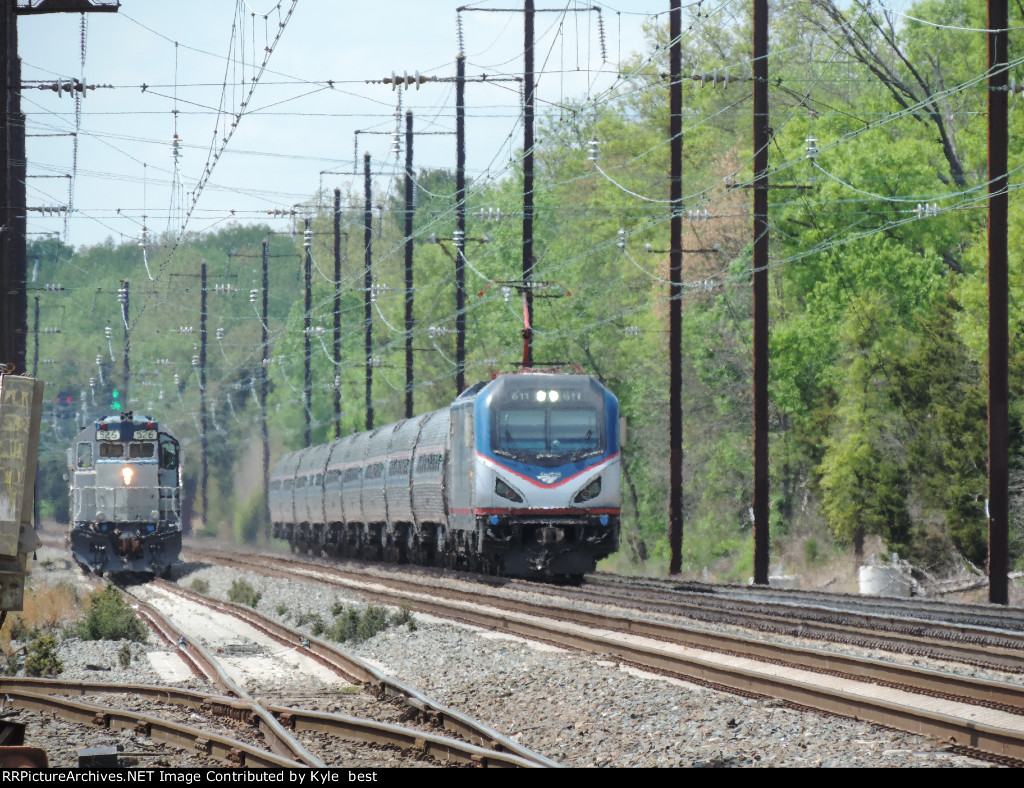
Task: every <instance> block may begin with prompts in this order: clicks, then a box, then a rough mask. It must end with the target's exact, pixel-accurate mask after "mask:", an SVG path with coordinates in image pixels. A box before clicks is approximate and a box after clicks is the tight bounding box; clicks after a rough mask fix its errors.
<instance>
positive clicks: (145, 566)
mask: <svg viewBox="0 0 1024 788" xmlns="http://www.w3.org/2000/svg"><path fill="white" fill-rule="evenodd" d="M67 476H68V480H69V482H70V494H71V527H70V531H69V533H68V539H69V541H70V543H71V552H72V555H73V556H74V558H75V561H77V562H78V564H79V565H80V566H81V567H82V568H84V569H86V570H88V571H91V572H95V573H96V574H104V573H109V574H118V573H129V572H130V573H138V574H144V575H145V574H149V575H154V576H155V575H165V574H167V571H168V570H169V569H170V567H172V566H173V565H174V564H176V563H178V561H179V553H180V552H181V451H180V448H179V446H178V441H177V440H176V439H175V437H174V435H173V434H172V433H171V432H170V431H169V430H168V429H167V428H166V427H161V426H160V425H159V424H158V423H157V422H155V421H153V420H152V419H147V418H134V417H133V416H132V414H131V413H125V414H123V415H122V414H116V415H114V416H111V417H110V418H109V419H103V420H100V421H96V422H95V423H94V424H92V425H91V426H89V427H86V428H85V429H83V430H82V431H81V432H80V433H78V435H77V436H76V438H75V441H74V443H73V444H72V445H71V447H70V448H69V449H68V474H67Z"/></svg>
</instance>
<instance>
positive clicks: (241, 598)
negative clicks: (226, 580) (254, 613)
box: [228, 578, 262, 607]
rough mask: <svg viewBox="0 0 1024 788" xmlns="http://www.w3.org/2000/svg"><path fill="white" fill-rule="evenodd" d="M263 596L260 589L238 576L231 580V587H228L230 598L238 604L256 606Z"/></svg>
mask: <svg viewBox="0 0 1024 788" xmlns="http://www.w3.org/2000/svg"><path fill="white" fill-rule="evenodd" d="M261 597H262V594H261V593H260V592H259V591H257V590H256V589H254V588H253V587H252V586H251V585H249V584H248V583H247V582H245V581H244V580H239V579H237V578H236V579H235V580H233V581H232V582H231V588H229V589H228V599H230V600H231V601H232V602H234V603H235V604H238V605H248V606H249V607H256V605H258V604H259V603H260V598H261Z"/></svg>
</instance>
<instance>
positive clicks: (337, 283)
mask: <svg viewBox="0 0 1024 788" xmlns="http://www.w3.org/2000/svg"><path fill="white" fill-rule="evenodd" d="M345 237H346V238H347V237H348V234H347V233H346V235H345ZM334 437H335V438H340V437H341V189H335V190H334Z"/></svg>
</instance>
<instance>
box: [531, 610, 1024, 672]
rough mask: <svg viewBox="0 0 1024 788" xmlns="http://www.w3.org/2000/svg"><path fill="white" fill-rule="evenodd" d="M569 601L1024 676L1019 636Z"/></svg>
mask: <svg viewBox="0 0 1024 788" xmlns="http://www.w3.org/2000/svg"><path fill="white" fill-rule="evenodd" d="M531 593H537V592H536V591H533V592H531ZM569 596H576V597H577V598H579V599H580V601H590V602H592V603H594V604H604V605H615V606H617V607H634V608H636V607H643V609H644V610H645V611H647V612H658V613H662V614H664V615H675V616H683V617H687V618H693V619H696V620H704V621H706V620H711V619H714V620H716V621H720V622H721V623H727V624H733V625H736V626H745V627H748V628H754V629H761V630H763V631H767V632H776V633H779V634H785V635H792V636H794V637H802V638H811V639H819V640H826V641H831V642H839V643H849V644H851V645H858V646H863V647H865V648H879V649H884V650H894V651H900V652H904V653H916V654H920V655H922V656H930V657H935V658H939V659H947V660H952V661H956V662H962V663H965V664H969V665H978V666H983V667H990V668H993V669H995V670H1005V671H1007V672H1012V673H1022V672H1024V639H1021V638H1020V636H1019V635H1017V634H1016V633H1002V632H992V633H987V634H985V633H983V632H982V631H980V630H978V629H976V628H974V629H971V630H967V631H963V630H961V632H962V633H963V634H964V636H965V638H966V639H967V642H965V643H957V642H951V641H950V640H949V638H951V637H953V636H954V634H955V633H954V632H953V631H952V629H951V628H950V627H949V626H948V625H943V627H936V626H932V625H930V624H929V623H928V622H922V621H914V620H912V619H896V618H893V617H887V618H885V619H881V618H880V617H877V616H874V617H867V616H865V615H864V614H861V613H858V614H855V615H856V616H857V617H859V618H860V619H861V622H860V623H859V624H858V623H853V622H829V621H822V620H814V614H813V611H811V610H809V609H806V608H804V609H801V608H797V607H795V606H792V605H789V606H788V607H789V608H790V610H788V611H785V612H784V613H783V614H782V615H774V613H778V612H779V606H778V605H775V604H768V603H765V604H758V603H757V602H755V601H753V600H751V601H749V602H746V603H743V604H744V606H745V607H746V606H749V607H751V608H752V609H751V610H750V611H749V612H748V611H746V610H729V609H728V608H727V605H728V603H725V604H717V605H716V604H715V603H713V602H707V601H706V598H704V599H702V600H700V601H695V602H682V601H677V600H665V601H657V600H652V599H649V598H647V599H639V598H636V597H630V596H629V595H625V594H614V593H608V592H600V593H599V594H595V593H594V592H589V593H588V592H582V593H580V594H575V595H569ZM832 613H833V616H835V617H837V618H851V616H847V615H845V614H842V613H839V612H838V611H832ZM627 620H628V619H627ZM872 621H874V622H875V623H872ZM882 621H884V622H886V623H889V624H891V626H888V627H887V628H886V629H884V630H879V629H876V628H875V627H876V626H879V625H881V623H882ZM1004 635H1005V637H1004Z"/></svg>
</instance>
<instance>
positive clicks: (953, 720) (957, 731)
mask: <svg viewBox="0 0 1024 788" xmlns="http://www.w3.org/2000/svg"><path fill="white" fill-rule="evenodd" d="M261 559H262V560H267V557H266V556H262V557H261ZM271 571H272V572H281V573H283V574H285V575H287V576H291V577H294V576H295V575H297V574H298V575H302V574H306V575H307V576H309V575H312V574H316V575H317V577H315V578H314V579H315V580H316V581H318V582H328V583H332V584H334V585H337V586H340V587H344V588H346V589H347V590H349V591H350V592H353V593H357V594H359V595H361V596H364V597H367V598H370V599H374V600H376V601H379V602H383V603H385V604H390V605H398V606H401V605H406V606H411V607H414V608H416V609H418V610H421V611H423V612H428V613H431V614H433V615H437V616H441V617H444V618H448V619H456V620H460V621H463V622H465V623H469V624H473V625H476V626H482V627H486V628H490V629H496V630H500V631H505V632H511V633H514V634H517V635H520V636H522V637H527V638H532V639H539V640H542V641H545V642H548V643H552V644H556V645H560V646H563V647H567V648H572V649H576V650H580V651H585V652H590V653H595V654H601V655H610V656H613V657H616V658H618V659H620V660H622V661H624V662H627V663H629V664H631V665H635V666H637V667H641V668H644V669H647V670H653V671H656V672H659V673H663V674H665V675H669V676H673V677H676V678H679V679H682V680H689V681H694V680H696V681H700V682H704V683H707V684H710V685H712V686H714V687H716V688H718V689H723V690H725V691H738V692H741V693H751V694H754V695H760V696H770V697H775V698H779V699H782V700H785V701H788V702H790V703H794V704H797V705H800V706H805V707H807V708H812V709H817V710H819V711H824V712H828V713H833V714H839V715H842V716H846V717H852V718H855V719H862V720H869V721H871V722H875V723H877V724H881V725H888V726H890V727H894V728H898V729H899V730H904V731H908V732H910V733H917V734H923V735H929V736H934V737H936V738H938V739H940V740H948V741H951V742H953V743H955V744H956V745H958V746H964V747H970V748H973V749H976V750H979V751H983V752H985V753H989V754H992V755H995V756H998V757H1001V758H1009V759H1012V760H1015V761H1019V762H1021V763H1022V764H1024V733H1021V732H1019V731H1015V730H1012V729H1004V728H998V727H994V726H986V725H983V724H980V723H977V722H975V721H973V720H970V719H961V718H957V717H951V716H949V715H945V714H941V713H934V712H929V711H927V710H922V709H918V708H915V707H912V706H905V705H901V704H898V703H889V702H886V701H879V700H875V699H871V698H866V697H863V696H860V695H856V694H852V693H848V692H845V691H842V690H834V689H829V688H827V687H819V686H815V685H813V684H810V683H806V682H800V681H791V680H786V679H780V678H776V677H772V676H768V675H766V674H765V673H764V672H758V671H752V670H744V669H739V668H733V667H729V666H727V665H724V664H721V663H720V662H718V661H715V660H702V659H699V658H695V657H694V656H693V655H688V654H686V653H685V651H683V652H682V653H675V652H669V651H666V650H664V649H661V648H658V647H655V646H653V645H643V644H632V643H628V642H625V641H624V640H622V639H616V638H615V637H610V636H609V634H608V633H607V632H606V633H604V634H601V633H599V632H596V631H578V630H577V631H574V629H573V627H570V626H566V623H567V622H569V621H572V622H573V623H574V624H578V625H579V626H580V627H581V628H582V627H583V626H587V625H588V624H581V623H580V620H581V619H585V618H586V617H594V618H593V619H591V623H589V626H600V624H595V623H593V621H594V620H595V619H599V618H600V617H599V616H598V615H597V614H586V613H585V612H584V611H573V610H569V609H567V608H566V609H564V610H563V611H560V617H561V618H563V620H562V621H561V622H559V623H556V624H551V623H544V622H542V621H536V620H529V619H530V618H536V617H537V616H545V617H550V613H551V611H550V609H549V608H548V607H545V608H544V610H543V611H542V612H540V613H538V614H536V616H527V615H525V614H517V613H515V612H513V611H511V610H508V609H500V610H499V611H497V612H495V611H493V610H492V611H488V610H485V609H481V606H482V605H485V604H488V605H489V604H493V605H495V606H499V607H501V605H500V604H499V603H500V602H502V601H504V600H495V599H494V598H492V597H487V599H486V600H482V599H481V598H480V595H479V594H477V595H476V597H475V599H474V602H472V603H470V602H459V601H456V602H448V603H445V602H436V601H432V600H429V599H425V598H424V597H423V596H421V595H420V594H423V593H432V594H435V595H442V596H444V595H445V594H446V592H447V589H441V588H437V587H431V588H430V590H429V592H427V591H426V590H424V591H421V592H419V593H417V594H414V593H412V592H409V591H387V590H383V589H381V588H379V586H380V585H382V584H383V583H385V582H386V581H385V580H384V579H382V578H380V577H376V576H375V577H373V578H372V579H371V580H370V582H372V583H374V584H375V585H377V586H378V588H374V589H368V588H366V587H365V586H360V585H359V583H365V582H367V581H366V580H361V581H356V580H345V579H340V578H337V577H335V578H332V577H330V575H331V574H335V573H337V574H341V575H344V574H345V573H344V572H343V571H341V570H333V571H332V569H331V568H330V567H325V566H319V565H315V566H309V565H305V566H303V565H302V564H298V565H297V567H296V568H295V569H294V570H271ZM403 584H406V585H407V584H408V583H407V581H404V580H403V581H399V585H403ZM619 618H620V619H621V617H619ZM632 621H633V622H636V619H633V620H632ZM617 623H618V624H619V625H621V624H622V621H621V620H620V621H618V622H617ZM611 626H614V624H613V625H611ZM601 628H603V629H605V630H607V629H609V628H610V626H604V627H601ZM629 633H630V634H634V635H636V634H639V633H637V630H636V629H635V628H634V629H631V630H629ZM964 681H968V680H966V679H965V680H964Z"/></svg>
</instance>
